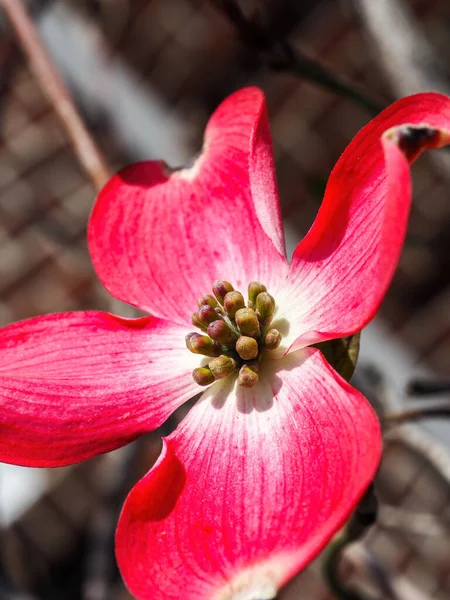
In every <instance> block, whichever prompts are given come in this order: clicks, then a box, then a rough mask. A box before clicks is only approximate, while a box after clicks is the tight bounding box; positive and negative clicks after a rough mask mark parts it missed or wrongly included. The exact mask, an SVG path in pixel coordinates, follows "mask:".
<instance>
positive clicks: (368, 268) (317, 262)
mask: <svg viewBox="0 0 450 600" xmlns="http://www.w3.org/2000/svg"><path fill="white" fill-rule="evenodd" d="M402 124H408V125H412V126H416V127H419V130H415V133H416V135H415V136H412V135H411V130H409V135H408V128H407V127H406V128H405V127H399V126H401V125H402ZM390 128H394V129H393V130H392V131H390V132H388V134H386V135H385V136H384V139H385V142H384V144H383V142H382V136H383V133H384V132H386V130H388V129H390ZM420 128H428V131H427V130H426V129H425V130H424V129H422V130H421V131H420ZM446 128H447V129H448V130H450V98H447V97H446V96H442V95H440V94H431V93H430V94H418V95H416V96H411V97H409V98H404V99H403V100H400V101H399V102H396V103H395V104H393V105H392V106H390V107H389V108H387V109H386V110H385V111H383V112H382V113H381V114H380V115H379V116H378V117H377V118H375V119H374V120H373V121H372V122H371V123H369V124H368V125H367V126H366V127H364V129H362V130H361V131H360V132H359V133H358V134H357V135H356V137H355V138H354V140H353V141H352V142H351V144H350V145H349V146H348V147H347V149H346V150H345V152H344V154H343V155H342V156H341V158H340V159H339V161H338V162H337V164H336V166H335V168H334V170H333V172H332V173H331V176H330V179H329V182H328V186H327V190H326V193H325V198H324V200H323V203H322V206H321V208H320V210H319V213H318V215H317V218H316V220H315V222H314V224H313V226H312V228H311V229H310V231H309V233H308V234H307V235H306V237H305V238H304V239H303V240H302V241H301V242H300V244H299V245H298V246H297V248H296V250H295V253H294V256H293V259H292V264H291V268H290V273H289V282H288V284H287V285H286V289H285V290H284V292H285V296H284V298H283V299H282V303H283V305H284V312H285V315H286V317H287V318H288V319H289V321H290V323H291V333H290V336H289V337H290V342H291V343H292V342H293V340H294V339H295V338H296V337H298V336H300V337H299V338H298V339H297V341H296V343H295V344H294V346H293V347H292V350H294V349H296V348H298V347H301V346H304V345H306V344H308V343H313V342H317V341H320V340H324V339H330V338H333V337H340V336H345V335H349V334H352V333H354V332H356V331H359V330H360V329H361V328H362V327H364V326H365V325H366V324H367V323H368V322H369V321H370V320H371V319H372V318H373V316H374V315H375V313H376V311H377V310H378V307H379V305H380V303H381V301H382V299H383V296H384V294H385V293H386V290H387V288H388V286H389V283H390V281H391V279H392V276H393V273H394V271H395V268H396V266H397V262H398V259H399V256H400V252H401V249H402V245H403V241H404V237H405V232H406V227H407V219H408V214H409V209H410V197H411V191H410V177H409V169H408V164H407V162H406V160H405V158H404V157H403V155H402V153H401V152H400V151H399V150H398V149H397V148H395V147H394V146H393V144H392V142H396V143H398V144H399V145H400V147H401V148H402V150H403V152H404V153H405V155H406V156H407V158H409V159H410V161H412V160H413V159H415V158H416V157H417V156H418V155H419V154H420V152H421V151H422V150H424V149H426V148H436V147H442V146H443V145H445V144H447V143H449V141H450V137H449V136H450V133H449V132H448V131H445V129H446ZM420 133H421V135H420ZM388 139H390V140H391V142H389V141H388ZM383 146H384V147H383ZM287 341H288V340H287V339H286V340H285V343H287Z"/></svg>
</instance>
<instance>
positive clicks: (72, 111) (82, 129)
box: [0, 0, 111, 189]
mask: <svg viewBox="0 0 450 600" xmlns="http://www.w3.org/2000/svg"><path fill="white" fill-rule="evenodd" d="M0 7H2V8H3V10H4V12H5V14H6V15H7V17H8V19H9V21H10V23H11V25H12V27H13V29H14V31H15V33H16V35H17V38H18V40H19V42H20V45H21V47H22V49H23V51H24V53H25V54H26V56H27V58H28V61H29V63H30V67H31V69H32V70H33V72H34V74H35V76H36V79H37V80H38V82H39V84H40V86H41V88H42V91H43V92H44V93H45V95H46V96H47V98H48V99H49V101H50V102H51V104H52V105H53V108H54V109H55V112H56V113H57V115H58V116H59V118H60V119H61V122H62V124H63V126H64V128H65V130H66V132H67V134H68V136H69V138H70V140H71V142H72V145H73V148H74V150H75V153H76V155H77V157H78V160H79V161H80V164H81V165H82V166H83V168H84V169H85V171H86V173H87V174H88V176H89V178H90V179H91V181H92V183H93V184H94V185H95V187H96V188H97V189H100V188H101V187H102V186H103V185H104V184H105V182H106V181H107V180H108V179H109V177H110V176H111V173H110V170H109V167H108V164H107V162H106V160H105V159H104V157H103V155H102V153H101V152H100V150H99V148H98V146H97V145H96V143H95V142H94V140H93V139H92V137H91V135H90V134H89V132H88V130H87V129H86V126H85V125H84V123H83V120H82V119H81V117H80V115H79V113H78V110H77V108H76V106H75V103H74V101H73V100H72V97H71V95H70V93H69V91H68V89H67V86H66V84H65V83H64V81H63V79H62V77H61V75H60V73H59V72H58V71H57V69H56V68H55V65H54V64H53V62H52V60H51V58H50V56H49V54H48V52H47V50H46V49H45V46H44V44H43V42H42V39H41V37H40V35H39V33H38V31H37V29H36V27H35V25H34V23H33V21H32V20H31V18H30V16H29V14H28V12H27V10H26V9H25V7H24V4H23V1H22V0H0Z"/></svg>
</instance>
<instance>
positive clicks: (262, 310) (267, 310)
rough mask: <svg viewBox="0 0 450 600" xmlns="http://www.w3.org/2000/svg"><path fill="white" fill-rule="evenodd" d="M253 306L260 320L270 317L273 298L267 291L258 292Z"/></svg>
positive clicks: (273, 305)
mask: <svg viewBox="0 0 450 600" xmlns="http://www.w3.org/2000/svg"><path fill="white" fill-rule="evenodd" d="M255 306H256V311H257V314H258V316H259V317H261V319H262V320H266V319H270V317H271V316H272V315H273V313H274V312H275V300H274V299H273V297H272V296H271V295H270V294H268V293H267V292H262V293H261V294H258V296H257V298H256V303H255Z"/></svg>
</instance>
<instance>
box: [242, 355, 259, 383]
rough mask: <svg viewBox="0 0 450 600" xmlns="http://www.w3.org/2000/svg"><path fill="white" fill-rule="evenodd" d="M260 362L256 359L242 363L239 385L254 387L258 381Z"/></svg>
mask: <svg viewBox="0 0 450 600" xmlns="http://www.w3.org/2000/svg"><path fill="white" fill-rule="evenodd" d="M258 379H259V363H258V361H256V360H253V361H252V362H249V363H246V364H245V365H242V367H241V369H240V371H239V377H238V379H237V382H238V385H242V386H243V387H249V388H250V387H253V386H254V385H256V384H257V383H258Z"/></svg>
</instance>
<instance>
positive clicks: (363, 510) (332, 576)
mask: <svg viewBox="0 0 450 600" xmlns="http://www.w3.org/2000/svg"><path fill="white" fill-rule="evenodd" d="M377 511H378V503H377V499H376V496H375V493H374V489H373V485H371V486H370V487H369V489H368V490H367V492H366V493H365V495H364V496H363V498H362V500H361V502H360V503H359V505H358V507H357V508H356V510H355V512H354V513H353V515H352V517H351V518H350V521H349V522H348V523H347V525H346V527H345V529H344V531H343V532H342V533H341V534H340V535H338V536H337V537H336V538H335V539H334V540H333V541H332V542H331V544H329V546H328V548H327V550H326V555H325V559H324V563H323V575H324V577H325V580H326V582H327V583H328V586H329V588H330V589H331V591H332V592H333V593H334V594H335V596H336V597H337V598H339V599H340V600H371V599H369V598H368V597H367V596H365V595H363V594H361V593H360V592H357V591H356V590H354V589H352V588H350V587H348V586H347V585H345V584H344V583H343V582H342V581H341V578H340V574H339V564H340V560H341V557H342V553H343V552H344V550H345V549H346V548H347V546H348V545H349V544H351V543H352V542H354V541H356V540H358V539H359V538H360V537H361V536H362V535H363V533H365V531H366V530H367V529H368V528H369V527H370V526H371V525H373V523H374V522H375V520H376V516H377Z"/></svg>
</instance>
